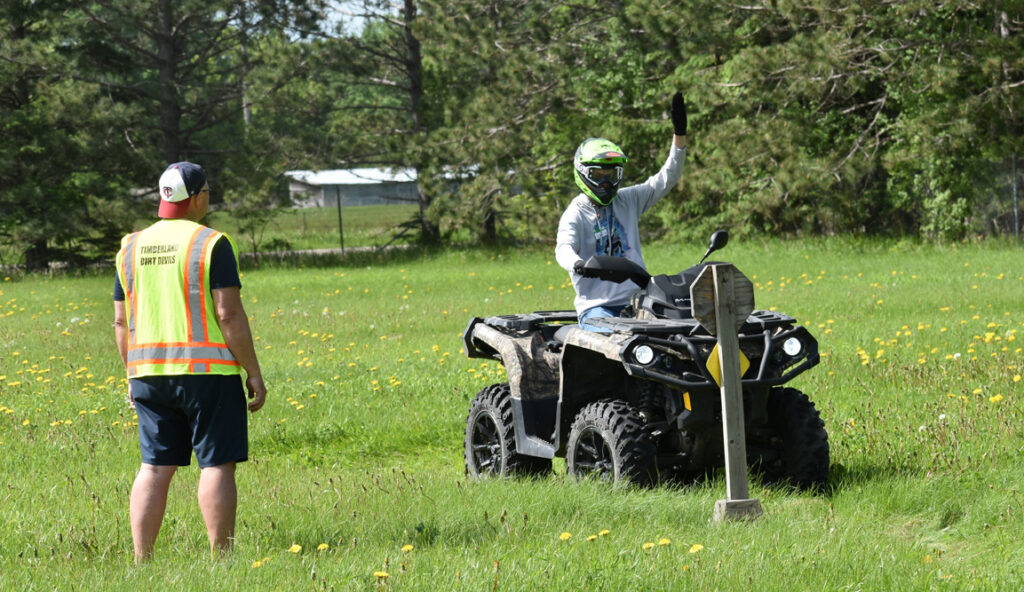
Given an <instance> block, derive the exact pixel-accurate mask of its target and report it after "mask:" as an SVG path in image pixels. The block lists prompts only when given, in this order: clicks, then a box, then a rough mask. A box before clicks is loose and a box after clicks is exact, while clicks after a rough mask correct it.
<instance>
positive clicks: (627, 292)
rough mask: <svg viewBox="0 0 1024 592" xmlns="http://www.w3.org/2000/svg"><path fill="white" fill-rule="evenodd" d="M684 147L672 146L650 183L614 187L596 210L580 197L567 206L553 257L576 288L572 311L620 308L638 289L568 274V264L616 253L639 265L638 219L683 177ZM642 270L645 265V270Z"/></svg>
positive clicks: (570, 266)
mask: <svg viewBox="0 0 1024 592" xmlns="http://www.w3.org/2000/svg"><path fill="white" fill-rule="evenodd" d="M685 159H686V149H685V148H676V147H675V146H672V148H671V149H670V152H669V155H668V160H666V161H665V164H664V165H663V166H662V167H661V170H660V171H658V173H657V174H655V175H654V176H653V177H651V178H650V179H647V181H646V182H644V183H641V184H639V185H632V186H630V187H623V188H622V189H619V192H618V194H617V195H616V196H615V199H614V200H613V201H612V203H611V204H610V205H608V206H604V207H601V206H598V205H597V204H595V203H594V202H593V201H591V200H590V198H589V197H587V196H586V195H584V194H582V193H581V194H579V195H578V196H576V198H575V199H573V200H572V202H571V203H570V204H569V207H567V208H566V209H565V212H564V213H563V214H562V219H561V220H560V221H559V223H558V237H557V240H556V244H555V259H556V260H557V261H558V264H559V265H561V266H562V268H563V269H565V270H566V271H568V272H569V277H570V278H571V279H572V287H573V288H574V289H575V290H576V300H575V302H574V304H575V306H576V313H577V314H582V313H583V311H585V310H587V309H590V308H594V307H595V306H623V305H626V304H629V297H630V296H631V295H632V294H633V292H636V291H637V290H638V289H640V288H639V286H637V285H636V284H635V283H633V282H631V281H628V280H627V281H625V282H622V283H621V284H616V283H614V282H606V281H603V280H599V279H597V278H585V277H581V276H579V275H576V274H575V273H573V271H572V268H573V265H574V264H575V263H576V262H577V261H579V260H581V259H582V260H584V261H586V260H587V259H589V258H590V256H591V255H615V256H618V257H626V258H627V259H629V260H630V261H633V262H635V263H638V264H639V265H641V266H644V258H643V253H642V252H641V249H640V229H639V222H640V215H641V214H643V213H644V212H646V211H647V210H648V209H650V208H651V207H652V206H653V205H654V204H656V203H658V200H660V199H661V198H662V197H664V196H665V195H666V194H668V192H669V190H671V189H672V188H673V187H675V185H676V183H678V182H679V179H680V178H681V177H682V176H683V162H684V160H685ZM644 268H645V269H646V266H645V267H644Z"/></svg>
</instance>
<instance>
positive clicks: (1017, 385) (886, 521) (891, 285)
mask: <svg viewBox="0 0 1024 592" xmlns="http://www.w3.org/2000/svg"><path fill="white" fill-rule="evenodd" d="M645 252H646V258H647V261H648V267H649V268H650V269H651V270H652V271H653V272H654V273H662V272H675V271H678V270H679V269H681V268H683V267H686V266H688V265H689V264H690V263H691V262H693V261H695V260H696V259H697V258H699V256H700V254H701V253H703V245H685V246H679V245H664V244H662V245H648V246H647V248H646V249H645ZM1021 255H1022V252H1021V250H1019V249H1018V248H1015V247H1014V246H1012V245H1007V244H1001V243H984V244H977V245H975V244H971V245H965V244H958V245H953V246H946V247H927V246H925V247H923V246H916V245H913V244H904V243H875V242H859V241H845V240H830V241H806V242H779V241H767V242H764V243H760V242H748V243H741V242H738V241H736V242H734V243H733V244H731V245H730V246H729V247H727V248H726V250H725V251H723V252H721V253H719V254H717V255H716V256H715V257H713V258H716V259H720V260H729V261H732V262H734V263H736V265H737V266H738V267H739V268H740V270H741V271H743V272H744V273H745V274H746V275H747V276H748V277H750V278H751V279H752V281H753V282H754V284H755V298H756V304H757V307H758V308H774V309H776V310H779V311H782V312H786V313H788V314H791V315H793V316H795V317H797V318H798V319H799V320H800V321H801V322H804V323H806V324H807V326H808V327H809V328H810V329H811V330H812V332H813V333H814V334H815V335H816V336H817V338H818V340H819V343H820V348H821V351H822V354H823V361H822V363H821V365H820V366H818V367H817V368H814V369H812V370H811V371H810V372H808V373H807V374H805V375H803V376H801V377H799V378H798V379H797V380H796V381H795V382H794V383H793V384H792V386H795V387H797V388H800V389H801V390H803V391H805V392H807V393H808V394H809V395H810V396H811V398H812V400H814V401H815V403H816V404H817V406H818V408H819V409H820V410H821V412H822V416H823V418H824V419H825V421H826V425H827V428H828V431H829V436H830V440H831V445H832V459H833V483H832V487H831V489H830V491H829V492H827V493H825V494H819V495H814V494H807V493H793V492H789V491H785V490H780V489H765V488H763V487H761V486H760V485H758V484H756V483H755V484H753V485H752V487H751V495H752V496H754V497H757V498H759V499H760V500H761V504H762V506H763V508H764V510H765V515H764V516H763V517H762V518H761V519H760V520H758V521H756V522H754V523H750V524H746V523H739V524H713V523H712V522H711V514H712V509H713V506H714V502H715V500H717V499H721V498H724V497H725V483H724V479H722V478H718V479H716V480H714V481H712V482H710V483H704V484H698V485H695V486H691V487H661V488H654V489H646V490H638V489H633V488H626V487H612V486H607V485H602V484H598V483H576V482H574V481H572V480H569V479H566V478H565V476H564V474H563V470H562V469H561V468H560V470H559V471H557V472H556V475H555V476H553V477H551V478H550V479H546V480H543V481H506V482H484V483H477V482H472V481H468V480H467V479H466V478H465V476H464V474H463V467H462V446H463V440H462V437H463V429H464V420H465V414H466V412H467V410H468V407H469V403H470V401H471V399H472V397H473V395H474V394H475V393H476V392H477V391H478V390H479V389H480V388H483V387H484V386H486V385H487V384H491V383H493V382H500V381H502V380H503V379H504V378H503V372H502V369H501V367H500V366H498V365H497V364H495V363H493V362H491V363H488V362H486V361H484V362H482V361H480V360H468V359H465V358H464V357H463V356H462V354H461V338H460V336H461V333H462V331H463V329H464V328H465V326H466V323H467V321H468V320H469V318H470V317H471V316H474V315H476V316H486V315H492V314H503V313H510V312H524V311H530V310H540V309H555V308H567V307H569V306H570V305H571V300H572V289H571V287H570V286H568V284H567V278H566V275H565V274H564V272H562V271H561V270H560V269H559V268H558V267H557V265H556V264H555V263H554V261H553V256H552V255H551V253H550V252H549V251H548V249H538V250H527V251H516V250H511V249H509V250H507V251H500V252H498V251H491V252H483V251H480V252H476V251H473V252H463V251H459V252H450V253H427V254H423V255H422V256H421V257H410V256H409V255H408V254H399V255H392V256H391V257H392V258H391V259H380V260H373V259H359V260H355V259H353V260H350V261H349V263H347V264H346V265H342V266H338V267H336V268H296V269H266V270H250V271H247V272H246V273H245V274H244V277H243V283H244V284H245V285H244V287H243V298H244V302H245V305H246V309H247V311H248V313H249V315H250V317H251V319H252V325H253V329H254V332H255V334H256V335H257V338H258V341H257V350H258V352H259V354H260V357H261V362H262V365H263V369H264V373H265V376H266V380H267V383H268V386H269V389H270V395H269V399H268V403H267V405H266V407H265V408H264V409H263V410H262V411H260V412H259V413H257V414H256V415H253V416H252V417H251V420H250V442H251V449H252V453H251V461H250V462H248V463H246V464H244V465H242V466H241V468H240V470H239V487H240V510H239V524H238V544H237V547H236V550H235V552H234V554H233V556H232V557H231V558H229V559H228V560H226V561H222V562H219V563H211V562H210V561H209V559H208V558H207V557H206V551H205V550H206V537H205V532H204V529H203V527H202V520H201V517H200V515H199V511H198V508H197V507H196V503H195V483H196V473H197V471H196V469H195V467H194V466H193V467H191V468H188V469H183V470H182V471H180V472H179V474H178V477H177V478H176V481H175V483H174V485H173V486H172V491H171V502H170V506H169V508H168V512H167V518H166V520H165V523H164V527H163V531H162V533H161V537H160V540H159V541H158V551H157V556H156V559H155V561H154V562H152V563H151V564H149V565H146V566H143V567H134V566H132V565H131V562H130V549H131V537H130V530H129V527H128V515H127V497H128V490H129V488H130V485H131V482H132V479H133V478H134V474H135V471H136V469H137V466H138V449H137V437H136V433H135V429H136V428H135V426H134V414H133V413H132V412H131V410H130V409H129V408H128V407H127V405H126V404H125V402H124V398H125V381H124V379H123V371H122V369H121V367H120V362H119V359H118V356H117V354H116V350H115V348H114V345H113V331H112V328H111V326H110V321H111V316H112V315H111V312H112V304H111V301H110V292H111V287H112V277H108V276H106V275H104V276H99V277H85V278H71V277H67V278H53V279H45V278H28V279H21V280H10V279H5V280H4V281H2V282H0V352H2V357H0V474H2V475H3V482H2V486H0V589H4V590H80V589H82V590H127V589H140V588H143V587H154V586H155V588H154V589H169V590H292V589H310V590H377V589H389V590H447V589H456V590H493V589H499V590H533V589H543V590H690V589H693V590H713V589H718V590H740V589H743V590H785V591H787V592H789V591H792V590H931V589H942V590H1017V589H1021V588H1022V587H1024V575H1022V574H1024V561H1022V559H1021V557H1022V551H1024V544H1022V543H1021V536H1020V533H1021V532H1022V530H1024V507H1022V506H1024V499H1022V490H1024V469H1022V468H1021V460H1022V454H1021V450H1022V446H1024V413H1022V409H1024V406H1022V396H1024V395H1022V393H1021V375H1022V374H1024V362H1022V353H1021V352H1022V350H1021V347H1022V346H1024V343H1022V340H1021V339H1018V334H1019V333H1020V332H1021V330H1022V328H1024V314H1022V313H1021V302H1022V296H1024V289H1022V288H1024V272H1022V271H1021V265H1020V261H1021ZM385 574H386V575H385Z"/></svg>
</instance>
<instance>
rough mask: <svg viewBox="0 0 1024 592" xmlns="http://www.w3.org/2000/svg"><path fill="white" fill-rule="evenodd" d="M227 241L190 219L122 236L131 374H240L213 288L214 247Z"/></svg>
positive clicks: (119, 256)
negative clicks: (219, 318)
mask: <svg viewBox="0 0 1024 592" xmlns="http://www.w3.org/2000/svg"><path fill="white" fill-rule="evenodd" d="M222 236H224V237H227V239H228V240H229V241H230V242H231V246H232V247H233V248H234V251H235V260H236V262H237V260H238V248H237V246H236V245H235V242H234V241H233V240H232V239H231V237H229V236H228V235H226V234H222V233H220V232H217V231H216V230H213V229H212V228H208V227H206V226H203V225H201V224H197V223H195V222H191V221H189V220H161V221H159V222H157V223H155V224H153V225H152V226H150V227H149V228H146V229H145V230H142V231H140V232H136V233H133V234H129V235H127V236H125V237H124V238H123V239H121V250H120V251H119V252H118V254H117V273H118V275H119V277H120V279H121V286H122V288H123V289H124V293H125V308H126V312H127V315H128V334H129V338H128V376H129V377H131V378H138V377H140V376H176V375H182V374H227V375H231V374H240V366H239V363H238V360H236V359H235V356H234V354H232V353H231V350H229V349H228V346H227V344H226V343H225V342H224V335H223V334H222V333H221V331H220V326H219V325H218V324H217V318H216V316H215V310H214V305H213V294H212V292H211V291H210V261H211V259H212V257H213V246H214V244H216V242H217V239H219V238H220V237H222Z"/></svg>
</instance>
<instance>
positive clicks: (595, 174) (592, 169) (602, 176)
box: [587, 165, 622, 185]
mask: <svg viewBox="0 0 1024 592" xmlns="http://www.w3.org/2000/svg"><path fill="white" fill-rule="evenodd" d="M587 179H590V180H591V181H592V182H594V183H598V184H600V183H611V184H612V185H618V184H619V181H621V180H622V167H621V166H611V167H610V166H607V165H593V166H588V167H587Z"/></svg>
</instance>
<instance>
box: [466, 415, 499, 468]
mask: <svg viewBox="0 0 1024 592" xmlns="http://www.w3.org/2000/svg"><path fill="white" fill-rule="evenodd" d="M470 446H471V447H472V450H473V461H474V462H475V463H476V470H477V472H478V473H479V474H481V475H483V474H496V473H498V472H500V470H501V436H500V435H498V424H497V422H495V421H494V418H493V417H491V416H490V414H488V413H481V414H480V415H478V416H477V418H476V421H475V422H473V438H472V439H471V440H470Z"/></svg>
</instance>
